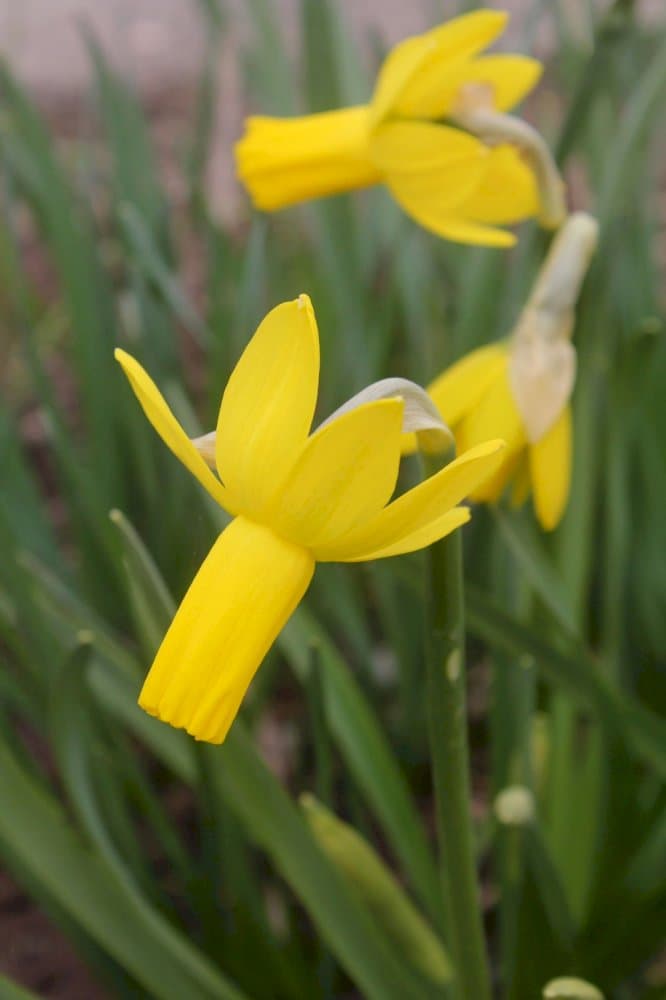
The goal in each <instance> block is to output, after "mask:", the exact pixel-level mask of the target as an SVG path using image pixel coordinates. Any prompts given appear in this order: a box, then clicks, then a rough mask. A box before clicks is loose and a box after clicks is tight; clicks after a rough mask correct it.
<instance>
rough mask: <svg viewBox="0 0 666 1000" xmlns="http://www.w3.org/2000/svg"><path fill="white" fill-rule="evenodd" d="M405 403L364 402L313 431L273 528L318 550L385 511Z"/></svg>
mask: <svg viewBox="0 0 666 1000" xmlns="http://www.w3.org/2000/svg"><path fill="white" fill-rule="evenodd" d="M403 407H404V404H403V402H402V400H399V399H380V400H376V401H374V402H371V403H364V404H363V405H361V406H359V407H357V408H356V409H354V410H350V411H348V412H347V413H343V414H342V415H341V416H340V417H337V418H336V419H335V420H333V421H331V423H327V424H325V425H324V426H322V427H321V428H320V429H319V430H318V431H317V432H316V433H315V434H313V435H312V437H311V438H310V439H309V441H308V443H307V445H306V446H305V448H304V450H303V453H302V455H301V456H300V458H299V460H298V461H297V463H296V464H295V466H294V468H293V470H292V472H291V475H290V476H289V478H288V480H287V482H286V484H285V488H284V490H283V492H282V493H281V495H280V496H279V497H278V498H277V499H276V502H275V504H274V505H273V507H272V508H271V512H270V518H271V525H272V526H273V527H274V528H275V530H276V531H279V533H280V534H282V535H284V536H285V537H286V538H290V539H291V540H292V541H294V542H295V543H297V544H299V545H305V546H307V547H308V548H311V549H312V550H313V551H314V553H315V555H317V551H318V548H319V546H320V545H322V544H325V543H327V542H329V541H330V540H331V539H335V538H337V537H338V536H339V535H341V534H343V533H345V532H347V531H349V530H351V529H352V528H355V527H356V526H357V525H358V524H363V523H365V522H366V521H367V520H368V519H369V518H371V517H373V516H374V515H375V514H376V513H377V512H378V511H379V510H381V508H382V507H383V506H384V504H385V503H386V502H387V501H388V500H389V498H390V496H391V494H392V493H393V490H394V489H395V484H396V480H397V477H398V467H399V463H400V429H401V427H402V413H403Z"/></svg>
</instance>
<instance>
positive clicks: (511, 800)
mask: <svg viewBox="0 0 666 1000" xmlns="http://www.w3.org/2000/svg"><path fill="white" fill-rule="evenodd" d="M493 808H494V810H495V816H496V817H497V819H498V821H499V822H500V823H501V824H502V825H503V826H526V825H527V824H528V823H531V822H532V821H533V819H534V817H535V814H536V807H535V803H534V795H533V794H532V792H531V791H530V789H529V788H527V787H526V786H525V785H508V786H507V787H506V788H503V789H502V791H501V792H499V793H498V794H497V796H496V798H495V803H494V807H493Z"/></svg>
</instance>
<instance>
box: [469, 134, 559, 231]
mask: <svg viewBox="0 0 666 1000" xmlns="http://www.w3.org/2000/svg"><path fill="white" fill-rule="evenodd" d="M539 204H540V202H539V189H538V186H537V182H536V178H535V176H534V174H533V172H532V171H531V170H530V168H529V167H528V166H527V164H526V163H525V162H524V160H523V159H522V158H521V156H520V154H519V153H518V151H517V150H516V149H515V148H514V147H513V146H497V147H495V148H494V149H491V150H489V152H488V154H487V158H486V161H485V172H484V174H483V177H482V178H481V180H480V181H479V183H478V184H477V185H476V186H475V187H474V189H473V191H472V192H471V193H470V194H469V196H468V197H467V198H466V199H465V201H464V203H462V204H461V205H459V206H458V210H457V211H458V212H459V213H460V215H461V216H463V217H464V218H465V219H466V220H469V221H470V222H481V223H491V224H493V225H494V224H498V225H504V224H505V223H513V222H520V221H521V220H522V219H529V218H532V217H533V216H535V215H537V214H538V212H539Z"/></svg>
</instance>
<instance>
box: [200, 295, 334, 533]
mask: <svg viewBox="0 0 666 1000" xmlns="http://www.w3.org/2000/svg"><path fill="white" fill-rule="evenodd" d="M318 380H319V335H318V333H317V323H316V320H315V316H314V312H313V309H312V303H311V302H310V299H309V298H308V296H307V295H300V296H299V297H298V299H296V300H295V301H293V302H284V303H283V304H282V305H279V306H277V307H276V308H275V309H272V310H271V311H270V312H269V314H268V315H267V316H266V318H265V319H264V320H263V321H262V322H261V324H260V325H259V329H258V330H257V332H256V333H255V335H254V337H253V338H252V340H251V341H250V343H249V344H248V345H247V347H246V348H245V350H244V352H243V355H242V357H241V359H240V361H239V362H238V364H237V365H236V367H235V369H234V371H233V372H232V374H231V378H230V379H229V382H228V384H227V387H226V389H225V392H224V396H223V397H222V404H221V406H220V414H219V418H218V422H217V433H216V439H215V454H216V459H217V468H218V472H219V473H220V478H221V479H222V481H223V483H224V484H225V485H226V487H227V489H228V491H229V492H230V493H231V494H232V496H233V499H234V502H235V503H236V505H237V509H238V510H240V511H242V512H243V513H246V514H253V513H254V514H260V513H261V512H262V511H263V510H264V508H265V507H266V504H267V503H268V501H269V500H270V498H271V497H272V496H273V495H274V494H275V493H276V492H277V491H278V490H279V489H280V487H281V486H282V483H283V482H284V480H285V478H286V476H287V474H288V472H289V470H290V468H291V466H292V465H293V463H294V461H295V459H296V457H297V456H298V455H299V454H300V452H301V450H302V448H303V445H304V444H305V442H306V440H307V436H308V431H309V429H310V424H311V423H312V416H313V414H314V409H315V404H316V401H317V384H318Z"/></svg>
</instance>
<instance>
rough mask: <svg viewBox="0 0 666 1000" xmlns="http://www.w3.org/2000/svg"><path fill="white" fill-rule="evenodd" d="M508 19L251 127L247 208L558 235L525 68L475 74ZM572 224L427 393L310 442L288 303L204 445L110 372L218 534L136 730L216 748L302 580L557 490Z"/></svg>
mask: <svg viewBox="0 0 666 1000" xmlns="http://www.w3.org/2000/svg"><path fill="white" fill-rule="evenodd" d="M505 23H506V16H505V15H504V14H502V13H500V12H496V11H488V10H485V11H479V12H477V13H474V14H469V15H466V16H464V17H460V18H457V19H456V20H454V21H451V22H450V23H448V24H445V25H443V26H442V27H439V28H436V29H435V30H433V31H430V32H428V33H427V34H425V35H422V36H419V37H416V38H410V39H407V41H405V42H403V43H402V44H401V45H398V46H397V47H396V48H395V49H394V50H393V51H392V52H391V53H390V54H389V56H388V58H387V59H386V61H385V63H384V65H383V66H382V68H381V71H380V73H379V77H378V80H377V84H376V87H375V91H374V94H373V96H372V99H371V101H370V103H369V104H367V105H363V106H362V107H355V108H346V109H343V110H337V111H330V112H325V113H323V114H316V115H310V116H307V117H303V118H296V119H292V120H286V119H272V118H251V119H249V121H248V123H247V132H246V135H245V136H244V137H243V138H242V139H241V141H240V142H239V143H238V145H237V147H236V156H237V165H238V172H239V175H240V177H241V179H242V180H243V182H244V183H245V185H246V186H247V188H248V190H249V192H250V194H251V196H252V199H253V201H254V203H255V205H256V206H257V207H259V208H261V209H265V210H274V209H278V208H282V207H284V206H287V205H291V204H294V203H296V202H300V201H304V200H307V199H310V198H316V197H320V196H323V195H330V194H335V193H338V192H343V191H350V190H353V189H356V188H362V187H367V186H369V185H372V184H377V183H383V184H385V185H386V186H387V188H388V189H389V190H390V192H391V193H392V195H393V196H394V198H395V199H396V201H397V202H398V203H399V204H400V205H401V206H402V207H403V208H404V210H405V211H406V212H407V213H408V214H409V215H410V216H411V217H412V218H414V219H416V220H417V221H418V222H420V223H421V224H422V225H423V226H425V227H426V228H428V229H430V230H432V231H434V232H435V233H437V234H439V235H440V236H443V237H445V238H447V239H450V240H457V241H460V242H467V243H477V244H486V245H494V246H507V245H510V244H511V243H512V242H514V240H515V237H514V236H513V234H512V233H510V232H509V231H507V230H506V229H504V228H502V227H503V226H505V225H507V224H511V223H514V222H517V221H520V220H522V219H526V218H529V217H534V216H536V217H538V219H539V221H540V222H541V223H542V224H543V225H545V226H549V227H558V226H560V225H561V223H562V222H563V220H564V219H565V217H566V210H565V205H564V196H563V186H562V183H561V181H560V179H559V175H558V173H557V170H556V168H555V166H554V164H553V161H552V159H551V157H550V154H549V153H548V150H547V148H546V146H545V144H544V142H543V140H542V139H541V137H540V136H539V135H538V133H536V132H535V131H534V129H532V128H531V127H530V126H529V125H527V124H526V123H525V122H523V121H521V120H519V119H516V118H513V117H511V116H510V115H508V114H507V112H508V111H509V109H511V108H512V107H513V106H514V105H516V104H517V103H518V102H519V101H520V100H522V98H523V97H524V96H525V95H526V94H527V93H528V92H529V91H530V90H531V89H532V87H533V86H534V85H535V83H536V82H537V80H538V78H539V75H540V72H541V69H540V66H539V64H538V63H537V62H535V61H534V60H533V59H528V58H525V57H523V56H516V55H491V56H486V55H482V54H480V53H482V51H483V49H484V48H485V47H486V46H488V45H489V44H490V43H491V42H492V41H494V39H495V38H496V37H497V36H498V34H499V33H500V32H501V31H502V29H503V27H504V25H505ZM596 231H597V230H596V224H595V223H594V220H592V219H591V218H590V217H589V216H585V215H582V214H581V215H577V216H572V217H571V218H570V219H569V220H568V221H567V222H566V223H565V224H564V225H563V226H562V227H561V230H560V233H559V235H558V237H557V238H556V240H555V241H554V242H553V245H552V247H551V251H550V254H549V256H548V258H547V260H546V262H545V265H544V267H543V269H542V272H541V274H540V277H539V279H538V281H537V283H536V285H535V287H534V290H533V292H532V295H531V297H530V299H529V301H528V303H527V305H526V307H525V310H524V312H523V314H522V316H521V318H520V321H519V323H518V325H517V327H516V329H515V331H514V333H513V335H512V337H511V338H510V339H509V340H508V341H507V342H506V343H502V344H493V345H490V346H486V347H482V348H480V349H479V350H477V351H475V352H473V353H472V354H470V355H469V356H468V357H466V358H463V359H462V360H461V361H459V362H458V363H457V364H455V365H454V366H453V367H452V368H451V369H450V370H449V371H447V372H445V373H444V374H443V375H441V376H440V377H439V378H437V379H436V380H435V381H434V382H433V383H432V385H431V386H430V389H429V393H430V397H429V398H428V397H426V396H425V393H424V391H423V390H420V389H419V388H418V387H414V386H413V385H412V384H411V383H407V382H405V381H404V380H396V379H392V380H386V381H385V382H381V383H377V384H376V385H375V386H372V387H370V388H369V389H368V390H366V391H365V392H364V393H361V394H360V395H359V396H358V397H354V399H353V400H350V401H349V403H347V404H345V406H343V407H342V408H341V409H340V410H339V411H337V412H336V413H335V414H333V416H332V417H330V418H329V419H328V420H327V421H325V422H324V423H323V424H322V425H321V426H320V427H319V428H318V429H317V430H315V431H314V432H312V431H311V423H312V419H313V414H314V410H315V403H316V398H317V389H318V375H319V339H318V333H317V326H316V322H315V317H314V312H313V310H312V306H311V303H310V300H309V299H308V297H307V296H306V295H301V296H300V297H299V298H298V299H297V300H295V301H293V302H286V303H284V304H282V305H280V306H278V307H277V308H275V309H273V310H272V312H270V313H269V314H268V316H267V317H266V318H265V319H264V321H263V322H262V323H261V325H260V326H259V329H258V330H257V332H256V334H255V335H254V337H253V338H252V339H251V340H250V342H249V344H248V346H247V347H246V349H245V351H244V353H243V355H242V357H241V359H240V361H239V362H238V364H237V366H236V368H235V370H234V371H233V373H232V375H231V377H230V379H229V382H228V385H227V387H226V390H225V392H224V395H223V397H222V402H221V405H220V410H219V419H218V423H217V428H216V431H215V432H213V433H212V434H209V435H206V436H204V437H203V438H198V439H196V440H191V439H190V438H188V436H187V435H186V433H185V431H184V430H183V429H182V427H181V426H180V425H179V423H178V422H177V420H176V418H175V417H174V416H173V414H172V413H171V411H170V410H169V408H168V406H167V404H166V402H165V400H164V399H163V397H162V396H161V395H160V393H159V391H158V389H157V387H156V386H155V385H154V383H153V382H152V381H151V380H150V378H149V377H148V375H147V374H146V373H145V372H144V371H143V369H142V368H141V366H140V365H139V364H138V363H137V362H136V361H135V360H134V359H133V358H131V357H130V356H129V355H128V354H126V353H125V352H124V351H121V350H118V351H117V352H116V357H117V359H118V361H119V362H120V364H121V366H122V368H123V370H124V372H125V374H126V375H127V377H128V379H129V381H130V383H131V385H132V388H133V389H134V392H135V394H136V396H137V397H138V399H139V402H140V403H141V406H142V407H143V409H144V412H145V414H146V416H147V418H148V420H149V421H150V422H151V423H152V425H153V426H154V427H155V429H156V430H157V432H158V433H159V435H160V436H161V437H162V439H163V440H164V442H165V443H166V444H167V446H168V447H169V448H170V449H171V451H172V452H173V453H174V454H175V455H176V456H177V457H178V458H179V459H180V461H181V462H182V463H183V464H184V465H185V466H186V467H187V468H188V469H189V471H190V472H191V473H192V474H193V475H194V476H195V477H196V478H197V479H198V480H199V482H200V483H201V484H202V485H203V486H204V487H205V488H206V489H207V490H208V492H209V493H210V494H211V496H212V497H213V498H214V499H215V500H216V501H217V502H218V503H219V504H220V505H221V506H222V507H224V508H225V509H226V510H227V511H228V512H229V513H230V514H231V515H232V516H233V520H232V522H231V524H230V525H229V527H227V528H226V529H225V530H224V531H223V532H222V534H221V535H220V536H219V538H218V539H217V541H216V542H215V544H214V546H213V548H212V550H211V552H210V554H209V555H208V557H207V558H206V560H205V562H204V564H203V566H202V567H201V569H200V571H199V573H198V574H197V576H196V578H195V579H194V581H193V583H192V585H191V586H190V588H189V590H188V592H187V594H186V596H185V598H184V600H183V602H182V604H181V606H180V608H179V610H178V612H177V614H176V616H175V618H174V620H173V623H172V625H171V627H170V628H169V630H168V632H167V635H166V637H165V639H164V641H163V643H162V645H161V647H160V649H159V651H158V653H157V656H156V658H155V662H154V664H153V666H152V668H151V670H150V672H149V674H148V677H147V679H146V682H145V684H144V687H143V690H142V692H141V695H140V699H139V701H140V704H141V705H142V707H143V708H144V709H145V710H146V711H147V712H150V713H151V714H152V715H155V716H157V717H158V718H160V719H163V720H164V721H166V722H169V723H171V724H172V725H174V726H178V727H182V728H184V729H186V730H187V731H188V732H189V733H191V734H192V735H194V736H195V737H196V738H197V739H202V740H208V741H211V742H214V743H218V742H221V741H222V740H223V739H224V738H225V736H226V734H227V732H228V730H229V727H230V725H231V723H232V722H233V719H234V718H235V716H236V714H237V712H238V710H239V707H240V704H241V701H242V699H243V697H244V694H245V692H246V690H247V687H248V685H249V684H250V681H251V680H252V677H253V675H254V673H255V671H256V670H257V668H258V667H259V665H260V663H261V661H262V659H263V658H264V656H265V655H266V653H267V651H268V649H269V648H270V646H271V644H272V643H273V641H274V640H275V638H276V636H277V635H278V633H279V631H280V629H281V628H282V626H283V625H284V623H285V622H286V621H287V619H288V618H289V616H290V615H291V614H292V612H293V611H294V609H295V608H296V606H297V605H298V603H299V601H300V600H301V599H302V597H303V596H304V594H305V592H306V590H307V588H308V586H309V583H310V580H311V579H312V575H313V573H314V568H315V563H316V562H317V561H327V560H337V561H343V562H355V561H359V560H366V559H380V558H384V557H386V556H393V555H399V554H401V553H405V552H411V551H414V550H416V549H420V548H422V547H424V546H427V545H430V544H431V543H433V542H435V541H436V540H438V539H440V538H442V537H444V536H445V535H447V534H448V533H449V532H451V531H453V530H454V529H455V528H457V527H459V526H460V525H462V524H464V523H465V521H467V520H468V518H469V516H470V515H469V511H468V509H467V508H465V507H461V506H459V504H460V502H461V501H462V500H463V499H464V498H465V497H467V496H470V497H471V498H472V499H476V500H482V501H495V500H497V499H498V498H499V497H500V495H501V494H502V492H503V491H504V489H505V487H506V485H507V484H508V482H509V481H510V480H513V483H514V490H513V492H514V499H517V500H518V501H522V499H524V498H525V497H526V496H527V495H528V493H529V492H530V490H531V491H532V493H533V496H534V504H535V509H536V514H537V517H538V519H539V521H540V522H541V524H542V526H543V527H544V528H546V529H551V528H553V527H554V526H555V525H556V524H557V523H558V521H559V520H560V518H561V516H562V513H563V510H564V507H565V504H566V500H567V496H568V490H569V479H570V469H571V448H572V440H571V439H572V430H571V412H570V407H569V398H570V395H571V392H572V389H573V384H574V380H575V351H574V349H573V347H572V345H571V343H570V338H571V334H572V330H573V322H574V308H575V303H576V299H577V296H578V292H579V289H580V285H581V283H582V280H583V278H584V276H585V273H586V270H587V267H588V264H589V260H590V257H591V254H592V252H593V249H594V246H595V242H596ZM445 424H446V425H448V427H450V428H451V429H452V431H453V432H454V434H455V437H456V443H457V447H458V457H457V458H456V459H455V460H454V461H452V462H450V463H449V464H448V465H445V466H444V467H443V468H442V469H441V471H440V472H438V473H437V474H436V475H433V476H431V477H430V478H428V479H426V480H425V481H424V482H422V483H421V484H420V485H418V486H416V487H415V488H414V489H411V490H409V491H408V492H407V493H405V494H403V495H402V496H399V497H398V498H397V499H392V496H393V494H394V491H395V488H396V481H397V476H398V467H399V463H400V456H401V453H402V454H404V453H406V452H409V451H413V450H416V449H417V448H418V447H423V448H431V447H432V446H433V443H435V444H437V443H438V442H439V441H440V440H442V439H443V440H446V439H447V435H448V436H449V440H450V432H449V431H448V430H447V428H446V427H445V426H444V425H445Z"/></svg>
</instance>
